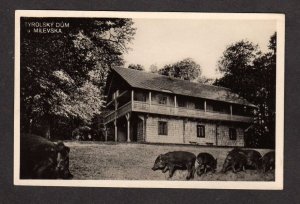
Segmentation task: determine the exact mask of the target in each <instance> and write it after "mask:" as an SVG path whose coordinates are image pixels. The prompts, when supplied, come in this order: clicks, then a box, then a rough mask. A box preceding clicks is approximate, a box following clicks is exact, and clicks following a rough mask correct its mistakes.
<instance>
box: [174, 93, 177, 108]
mask: <svg viewBox="0 0 300 204" xmlns="http://www.w3.org/2000/svg"><path fill="white" fill-rule="evenodd" d="M174 104H175V108H177V97H176V95H175V96H174Z"/></svg>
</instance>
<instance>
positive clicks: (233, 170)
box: [232, 164, 236, 173]
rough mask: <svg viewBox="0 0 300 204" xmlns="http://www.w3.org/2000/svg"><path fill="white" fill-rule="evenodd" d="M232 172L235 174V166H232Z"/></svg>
mask: <svg viewBox="0 0 300 204" xmlns="http://www.w3.org/2000/svg"><path fill="white" fill-rule="evenodd" d="M232 172H233V173H236V169H235V164H234V165H232Z"/></svg>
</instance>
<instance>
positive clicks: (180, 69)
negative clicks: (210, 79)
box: [158, 58, 201, 81]
mask: <svg viewBox="0 0 300 204" xmlns="http://www.w3.org/2000/svg"><path fill="white" fill-rule="evenodd" d="M158 73H159V74H162V75H165V76H171V77H175V78H179V79H184V80H189V81H192V80H195V79H197V78H198V77H199V76H200V75H201V68H200V65H198V64H197V63H196V62H195V61H194V60H193V59H191V58H186V59H183V60H181V61H179V62H176V63H174V64H169V65H165V66H164V67H163V68H162V69H160V70H158Z"/></svg>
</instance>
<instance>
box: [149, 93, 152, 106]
mask: <svg viewBox="0 0 300 204" xmlns="http://www.w3.org/2000/svg"><path fill="white" fill-rule="evenodd" d="M151 102H152V96H151V91H149V105H150V106H151Z"/></svg>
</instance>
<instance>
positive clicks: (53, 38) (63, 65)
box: [21, 18, 135, 131]
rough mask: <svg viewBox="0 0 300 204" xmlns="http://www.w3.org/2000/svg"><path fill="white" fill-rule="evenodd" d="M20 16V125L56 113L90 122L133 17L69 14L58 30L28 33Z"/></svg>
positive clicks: (98, 108)
mask: <svg viewBox="0 0 300 204" xmlns="http://www.w3.org/2000/svg"><path fill="white" fill-rule="evenodd" d="M44 21H47V22H51V21H53V22H61V21H62V19H61V18H39V19H38V18H22V19H21V117H22V118H21V123H22V124H21V125H22V127H23V128H24V131H30V129H31V126H32V125H33V124H37V123H39V122H41V121H44V122H45V123H48V124H49V123H51V121H52V120H53V118H54V117H66V118H79V119H80V120H83V121H85V122H89V121H90V120H91V118H92V116H93V115H94V114H96V113H99V111H101V107H102V105H103V99H104V98H103V94H102V91H103V90H102V88H103V85H104V83H105V79H106V76H107V72H108V71H109V68H111V67H113V66H115V65H122V64H123V58H122V54H123V53H124V52H126V51H127V49H128V45H129V43H130V41H131V40H132V39H133V36H134V34H135V28H133V22H132V20H131V19H114V18H107V19H105V18H101V19H94V18H93V19H89V18H85V19H83V18H68V19H65V20H64V21H68V22H69V25H70V26H69V27H68V28H65V29H63V32H62V33H48V34H41V33H33V32H29V31H28V28H27V27H26V25H28V24H27V23H28V22H44Z"/></svg>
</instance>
